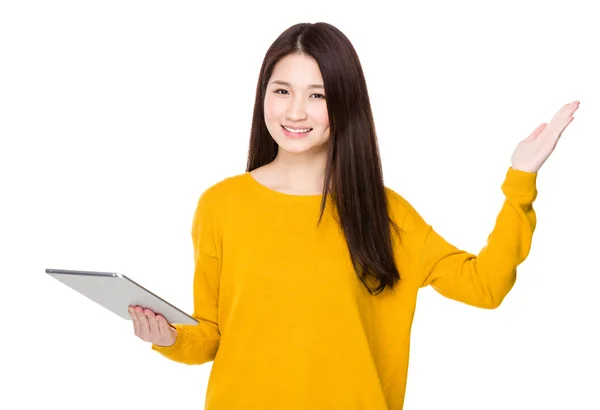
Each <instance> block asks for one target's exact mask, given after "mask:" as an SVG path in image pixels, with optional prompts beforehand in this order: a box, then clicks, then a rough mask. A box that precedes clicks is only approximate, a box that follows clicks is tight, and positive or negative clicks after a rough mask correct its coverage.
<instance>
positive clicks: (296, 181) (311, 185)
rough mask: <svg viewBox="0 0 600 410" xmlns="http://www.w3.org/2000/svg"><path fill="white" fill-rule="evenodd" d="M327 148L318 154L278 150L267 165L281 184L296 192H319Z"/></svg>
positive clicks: (321, 186) (321, 187) (322, 179)
mask: <svg viewBox="0 0 600 410" xmlns="http://www.w3.org/2000/svg"><path fill="white" fill-rule="evenodd" d="M326 164H327V150H322V151H321V152H319V153H318V154H314V153H310V155H309V153H305V154H294V153H290V152H286V151H283V150H281V149H280V150H279V151H278V153H277V156H276V157H275V159H274V160H273V161H272V162H271V163H270V164H269V167H270V168H271V169H272V170H273V171H275V173H276V174H277V175H278V179H280V183H281V184H282V185H285V186H288V187H289V188H291V189H293V190H294V191H298V192H313V193H321V192H322V191H323V182H324V180H325V167H326Z"/></svg>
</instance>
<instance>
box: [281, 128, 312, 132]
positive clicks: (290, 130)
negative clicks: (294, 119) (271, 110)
mask: <svg viewBox="0 0 600 410" xmlns="http://www.w3.org/2000/svg"><path fill="white" fill-rule="evenodd" d="M283 128H285V129H286V130H288V131H289V132H297V133H298V132H308V131H310V130H311V129H312V128H305V129H302V130H294V129H292V128H288V127H283Z"/></svg>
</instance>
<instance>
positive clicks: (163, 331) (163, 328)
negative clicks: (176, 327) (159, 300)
mask: <svg viewBox="0 0 600 410" xmlns="http://www.w3.org/2000/svg"><path fill="white" fill-rule="evenodd" d="M156 321H157V322H158V328H159V330H160V335H161V337H166V336H168V335H169V328H170V326H169V322H167V319H165V318H164V316H161V315H156Z"/></svg>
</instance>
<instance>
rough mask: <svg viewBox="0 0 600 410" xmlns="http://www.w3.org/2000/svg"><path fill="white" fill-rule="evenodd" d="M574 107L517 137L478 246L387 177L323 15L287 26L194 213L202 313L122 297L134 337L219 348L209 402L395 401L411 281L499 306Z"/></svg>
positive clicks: (205, 357)
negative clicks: (169, 316)
mask: <svg viewBox="0 0 600 410" xmlns="http://www.w3.org/2000/svg"><path fill="white" fill-rule="evenodd" d="M578 105H579V103H578V102H577V101H575V102H573V103H570V104H567V105H565V106H564V107H562V108H561V109H560V111H559V112H558V113H557V114H556V116H555V117H554V118H553V119H552V120H551V121H550V122H549V123H548V124H546V123H543V124H541V125H540V126H539V127H537V128H536V129H535V130H534V131H533V132H532V134H531V135H530V136H529V137H527V138H526V139H525V140H523V141H522V142H521V143H519V144H518V146H517V148H516V150H515V152H514V154H513V156H512V159H511V161H512V164H511V165H512V166H511V167H510V168H509V169H508V170H507V173H506V178H505V180H504V183H503V184H502V191H503V193H504V194H505V197H506V200H505V202H504V204H503V206H502V208H501V209H500V212H499V215H498V218H497V221H496V226H495V228H494V230H493V232H492V233H491V235H490V236H489V238H488V242H487V245H486V246H485V247H484V248H483V250H482V251H481V252H480V253H479V254H478V255H475V254H472V253H468V252H465V251H461V250H459V249H457V248H456V247H454V246H453V245H451V244H450V243H448V242H446V241H445V240H444V239H443V238H442V237H441V236H439V235H438V234H437V233H436V232H435V231H434V230H433V229H432V228H431V226H430V225H428V224H427V223H426V222H425V221H424V220H423V218H421V216H420V215H419V214H418V213H417V211H416V210H415V209H414V208H413V207H412V206H411V205H410V204H409V203H408V202H407V201H406V200H405V199H404V198H403V197H402V196H401V195H399V194H398V193H396V192H395V191H393V190H392V189H390V188H388V187H385V186H384V184H383V177H382V171H381V165H380V158H379V152H378V147H377V140H376V135H375V127H374V124H373V116H372V112H371V106H370V101H369V97H368V92H367V86H366V83H365V78H364V76H363V72H362V68H361V65H360V62H359V59H358V57H357V55H356V52H355V50H354V48H353V47H352V45H351V43H350V41H349V40H348V39H347V38H346V37H345V35H344V34H342V33H341V32H340V31H339V30H338V29H337V28H335V27H333V26H332V25H329V24H326V23H317V24H297V25H294V26H292V27H290V28H289V29H287V30H286V31H284V32H283V33H282V34H281V35H280V36H279V38H277V40H275V42H274V43H273V45H272V46H271V47H270V48H269V50H268V51H267V54H266V56H265V59H264V62H263V65H262V68H261V71H260V76H259V79H258V85H257V91H256V101H255V107H254V115H253V122H252V130H251V136H250V149H249V157H248V164H247V169H246V172H245V173H243V174H239V175H235V176H232V177H229V178H226V179H224V180H222V181H219V182H218V183H216V184H214V185H213V186H211V187H210V188H208V189H207V190H206V191H205V192H204V193H203V194H202V195H201V197H200V200H199V202H198V206H197V209H196V213H195V215H194V221H193V225H192V238H193V243H194V249H195V266H196V268H195V273H194V309H195V311H194V314H193V315H194V317H195V318H197V319H198V320H199V321H200V324H198V325H197V326H189V325H170V324H168V323H167V322H166V320H165V319H164V318H163V317H162V316H160V315H157V314H155V313H154V312H152V311H150V310H148V309H146V310H144V309H142V308H140V307H133V306H132V307H130V313H131V316H132V319H133V324H134V332H135V334H136V335H137V336H138V337H140V338H142V339H143V340H145V341H148V342H151V343H152V348H153V349H154V350H155V351H157V352H159V353H161V354H162V355H164V356H165V357H167V358H169V359H171V360H174V361H177V362H181V363H186V364H202V363H206V362H209V361H214V363H213V367H212V371H211V376H210V381H209V383H208V389H207V394H206V407H205V408H206V409H261V410H269V409H286V410H293V409H303V410H304V409H311V408H314V409H345V410H353V409H356V410H359V409H370V410H384V409H391V410H400V409H402V407H403V403H404V390H405V385H406V374H407V368H408V357H409V345H410V329H411V325H412V320H413V313H414V309H415V303H416V298H417V292H418V290H419V289H420V288H422V287H424V286H428V285H431V286H433V287H434V288H435V289H436V290H437V291H438V292H439V293H441V294H442V295H444V296H446V297H448V298H451V299H454V300H457V301H460V302H463V303H466V304H469V305H473V306H477V307H480V308H488V309H493V308H496V307H498V306H499V305H500V304H501V302H502V300H503V299H504V297H505V296H506V295H507V293H508V292H509V291H510V289H511V288H512V287H513V285H514V283H515V279H516V268H517V266H518V265H519V264H520V263H521V262H523V261H524V260H525V258H526V256H527V254H528V252H529V249H530V245H531V240H532V234H533V231H534V229H535V224H536V217H535V212H534V210H533V208H532V203H533V201H534V200H535V198H536V194H537V191H536V176H537V171H538V169H539V168H540V167H541V165H542V164H543V163H544V162H545V161H546V159H547V158H548V156H549V155H550V153H551V152H552V151H553V149H554V146H555V144H556V142H557V140H558V138H559V137H560V135H561V134H562V132H563V130H564V129H565V128H566V126H567V125H568V124H569V123H570V122H571V121H572V120H573V117H572V115H573V113H574V112H575V110H576V109H577V108H578Z"/></svg>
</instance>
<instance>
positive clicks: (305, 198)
mask: <svg viewBox="0 0 600 410" xmlns="http://www.w3.org/2000/svg"><path fill="white" fill-rule="evenodd" d="M244 176H245V177H246V179H248V180H249V181H250V183H251V184H252V186H254V188H255V189H257V190H258V191H260V192H262V193H265V194H267V195H269V196H271V197H273V198H279V199H283V200H292V201H301V202H319V203H320V202H321V200H322V199H323V194H311V195H300V194H288V193H285V192H280V191H276V190H274V189H272V188H269V187H267V186H266V185H263V184H261V183H260V182H258V181H257V180H256V179H255V178H254V176H252V174H251V173H250V171H246V172H245V173H244Z"/></svg>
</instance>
